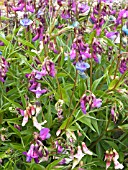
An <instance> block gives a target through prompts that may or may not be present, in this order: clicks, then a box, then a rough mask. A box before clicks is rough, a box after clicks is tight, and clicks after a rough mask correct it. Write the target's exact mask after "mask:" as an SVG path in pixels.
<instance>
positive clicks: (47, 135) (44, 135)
mask: <svg viewBox="0 0 128 170" xmlns="http://www.w3.org/2000/svg"><path fill="white" fill-rule="evenodd" d="M49 131H50V130H49V129H48V128H43V129H41V131H40V134H39V138H40V139H41V140H46V139H48V138H50V136H51V134H50V133H49Z"/></svg>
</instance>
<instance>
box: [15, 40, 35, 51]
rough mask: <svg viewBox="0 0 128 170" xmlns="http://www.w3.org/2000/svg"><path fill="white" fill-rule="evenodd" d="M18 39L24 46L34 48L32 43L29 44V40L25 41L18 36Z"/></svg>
mask: <svg viewBox="0 0 128 170" xmlns="http://www.w3.org/2000/svg"><path fill="white" fill-rule="evenodd" d="M18 41H19V42H21V43H22V44H23V45H25V46H28V47H31V48H33V49H35V47H34V45H33V44H31V43H30V42H29V41H26V40H24V39H21V38H18Z"/></svg>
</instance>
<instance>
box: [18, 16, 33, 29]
mask: <svg viewBox="0 0 128 170" xmlns="http://www.w3.org/2000/svg"><path fill="white" fill-rule="evenodd" d="M32 23H33V21H32V20H31V19H28V18H23V19H21V20H20V24H21V25H22V26H24V27H27V26H29V25H31V24H32Z"/></svg>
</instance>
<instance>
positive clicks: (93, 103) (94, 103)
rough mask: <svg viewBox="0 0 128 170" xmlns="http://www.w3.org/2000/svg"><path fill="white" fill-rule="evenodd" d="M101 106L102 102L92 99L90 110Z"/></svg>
mask: <svg viewBox="0 0 128 170" xmlns="http://www.w3.org/2000/svg"><path fill="white" fill-rule="evenodd" d="M101 105H102V100H101V99H96V98H94V99H93V102H92V105H91V106H92V108H95V107H96V108H99V107H101Z"/></svg>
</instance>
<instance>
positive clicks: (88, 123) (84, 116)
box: [73, 112, 95, 132]
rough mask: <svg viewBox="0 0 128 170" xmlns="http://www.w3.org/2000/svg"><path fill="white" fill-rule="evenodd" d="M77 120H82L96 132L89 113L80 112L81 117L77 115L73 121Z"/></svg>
mask: <svg viewBox="0 0 128 170" xmlns="http://www.w3.org/2000/svg"><path fill="white" fill-rule="evenodd" d="M77 121H80V122H82V123H84V124H86V125H87V126H89V127H90V128H91V129H92V130H93V131H94V132H95V129H94V128H93V126H92V124H91V119H90V118H88V117H87V115H85V114H83V113H82V112H80V113H79V117H77V118H76V120H75V121H74V122H73V123H75V122H77Z"/></svg>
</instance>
